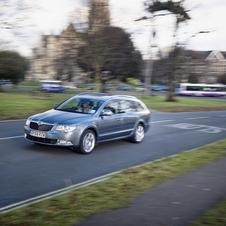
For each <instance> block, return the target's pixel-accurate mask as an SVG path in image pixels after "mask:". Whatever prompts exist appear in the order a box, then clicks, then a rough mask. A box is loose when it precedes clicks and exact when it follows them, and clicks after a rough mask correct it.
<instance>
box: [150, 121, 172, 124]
mask: <svg viewBox="0 0 226 226" xmlns="http://www.w3.org/2000/svg"><path fill="white" fill-rule="evenodd" d="M173 121H175V120H163V121H154V122H149V123H150V124H154V123H162V122H173Z"/></svg>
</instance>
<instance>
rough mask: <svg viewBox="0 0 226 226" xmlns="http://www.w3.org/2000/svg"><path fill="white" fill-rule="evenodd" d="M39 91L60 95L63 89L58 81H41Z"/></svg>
mask: <svg viewBox="0 0 226 226" xmlns="http://www.w3.org/2000/svg"><path fill="white" fill-rule="evenodd" d="M40 83H41V90H42V91H44V92H48V93H62V92H64V91H65V89H66V88H65V87H64V86H63V85H62V81H60V80H41V81H40Z"/></svg>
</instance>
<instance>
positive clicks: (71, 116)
mask: <svg viewBox="0 0 226 226" xmlns="http://www.w3.org/2000/svg"><path fill="white" fill-rule="evenodd" d="M92 117H93V116H92V115H90V114H80V113H73V112H65V111H59V110H54V109H52V110H49V111H46V112H43V113H40V114H37V115H34V116H31V117H30V120H32V121H41V122H44V123H48V124H61V125H62V124H77V123H80V122H82V121H87V120H89V119H90V118H92Z"/></svg>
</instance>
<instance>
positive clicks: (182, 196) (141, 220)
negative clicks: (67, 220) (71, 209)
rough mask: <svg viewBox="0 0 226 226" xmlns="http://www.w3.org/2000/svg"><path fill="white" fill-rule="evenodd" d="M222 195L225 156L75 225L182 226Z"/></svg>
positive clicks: (224, 194)
mask: <svg viewBox="0 0 226 226" xmlns="http://www.w3.org/2000/svg"><path fill="white" fill-rule="evenodd" d="M225 197H226V156H225V157H223V158H221V159H219V160H217V161H214V162H211V163H209V164H207V165H204V166H201V167H198V168H196V169H194V170H192V171H190V172H188V173H186V174H184V175H182V176H180V177H178V178H175V179H172V180H169V181H166V182H164V183H162V184H159V185H157V186H156V187H154V188H152V189H150V190H149V191H147V192H146V193H143V194H141V195H140V196H138V197H136V198H135V199H134V200H133V202H132V203H131V205H130V207H128V208H121V209H117V210H113V211H109V212H106V213H102V214H97V215H94V216H92V217H89V218H87V219H86V220H84V221H82V222H80V223H79V224H76V226H184V225H187V224H188V223H189V222H190V221H192V220H195V219H197V218H198V217H200V216H202V214H203V213H204V212H205V211H206V210H208V209H210V208H212V207H213V206H214V205H216V204H218V203H219V202H220V201H222V200H223V199H224V198H225Z"/></svg>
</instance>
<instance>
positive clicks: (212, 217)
mask: <svg viewBox="0 0 226 226" xmlns="http://www.w3.org/2000/svg"><path fill="white" fill-rule="evenodd" d="M225 225H226V199H224V200H223V201H222V202H220V203H219V204H218V205H216V206H215V207H214V208H212V209H210V210H208V211H207V212H206V213H205V214H204V215H203V216H202V217H201V218H199V219H198V220H196V221H194V222H192V223H191V224H190V225H189V226H225Z"/></svg>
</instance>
